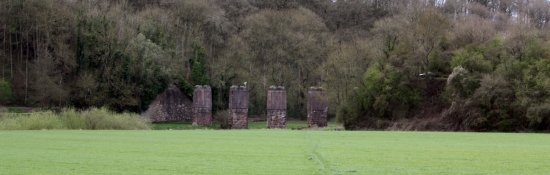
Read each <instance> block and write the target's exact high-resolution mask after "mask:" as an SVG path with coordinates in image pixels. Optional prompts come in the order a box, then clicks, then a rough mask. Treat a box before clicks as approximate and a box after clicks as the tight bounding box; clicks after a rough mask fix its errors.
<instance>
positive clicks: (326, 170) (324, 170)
mask: <svg viewBox="0 0 550 175" xmlns="http://www.w3.org/2000/svg"><path fill="white" fill-rule="evenodd" d="M306 132H307V134H305V137H306V139H307V140H309V141H310V144H311V146H310V149H309V153H308V154H309V157H308V159H309V160H311V161H314V162H315V163H316V164H318V165H319V173H320V174H334V173H333V172H332V170H331V168H330V163H329V162H328V161H327V160H325V159H324V158H323V156H322V155H321V153H319V151H317V150H318V149H319V145H320V143H321V139H320V138H314V137H313V135H312V134H311V133H310V132H309V131H306Z"/></svg>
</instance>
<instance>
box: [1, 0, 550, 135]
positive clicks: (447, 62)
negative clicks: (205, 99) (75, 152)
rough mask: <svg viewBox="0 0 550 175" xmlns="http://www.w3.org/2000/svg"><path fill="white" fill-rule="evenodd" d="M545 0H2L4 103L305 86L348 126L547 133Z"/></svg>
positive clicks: (117, 102) (299, 110)
mask: <svg viewBox="0 0 550 175" xmlns="http://www.w3.org/2000/svg"><path fill="white" fill-rule="evenodd" d="M549 20H550V2H548V1H545V0H529V1H525V0H127V1H126V0H112V1H102V0H85V1H78V0H2V1H0V104H3V105H13V106H31V107H45V108H57V107H76V108H82V109H85V108H89V107H101V106H106V107H109V108H110V109H112V110H116V111H132V112H143V111H144V110H145V109H146V108H147V106H148V105H149V103H150V102H151V101H152V100H153V99H154V98H155V97H156V95H157V94H159V93H161V92H162V91H163V90H165V89H166V87H167V86H168V85H169V84H176V85H177V86H179V87H180V88H181V89H182V90H183V91H184V92H185V93H187V94H189V95H191V92H192V88H193V85H199V84H201V85H202V84H208V85H211V86H212V87H213V102H214V110H215V111H218V110H223V109H226V108H227V101H228V100H227V98H228V91H229V87H230V86H231V85H234V84H243V83H244V82H247V86H248V88H249V89H250V92H251V93H250V98H251V99H250V113H251V114H254V115H257V116H262V115H263V114H264V113H265V101H266V89H267V88H268V87H269V86H270V85H282V86H285V87H287V91H288V103H289V104H288V107H289V109H288V114H289V116H290V117H293V118H297V119H300V118H304V117H305V111H306V105H305V104H306V94H307V88H308V87H310V86H322V87H324V88H325V89H326V90H327V92H328V95H329V100H330V107H329V108H330V114H331V116H332V117H335V118H336V119H337V120H339V121H341V122H343V123H344V125H345V126H346V128H348V129H360V128H371V129H409V130H416V129H418V130H474V131H487V130H496V131H525V130H531V131H532V130H550V30H549V29H548V27H550V26H549V24H548V22H549Z"/></svg>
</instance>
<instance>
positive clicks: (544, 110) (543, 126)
mask: <svg viewBox="0 0 550 175" xmlns="http://www.w3.org/2000/svg"><path fill="white" fill-rule="evenodd" d="M527 119H528V120H529V128H531V129H533V130H550V104H549V103H543V104H539V105H536V106H533V107H530V108H529V109H527Z"/></svg>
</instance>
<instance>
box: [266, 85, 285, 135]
mask: <svg viewBox="0 0 550 175" xmlns="http://www.w3.org/2000/svg"><path fill="white" fill-rule="evenodd" d="M285 127H286V90H285V88H284V87H283V86H277V87H276V86H271V87H269V89H268V90H267V128H285Z"/></svg>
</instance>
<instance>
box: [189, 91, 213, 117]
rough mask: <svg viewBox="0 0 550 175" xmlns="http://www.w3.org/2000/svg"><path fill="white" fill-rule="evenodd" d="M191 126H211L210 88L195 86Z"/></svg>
mask: <svg viewBox="0 0 550 175" xmlns="http://www.w3.org/2000/svg"><path fill="white" fill-rule="evenodd" d="M193 125H201V126H207V125H212V89H211V88H210V86H208V85H205V86H200V85H197V86H195V91H194V92H193Z"/></svg>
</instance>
